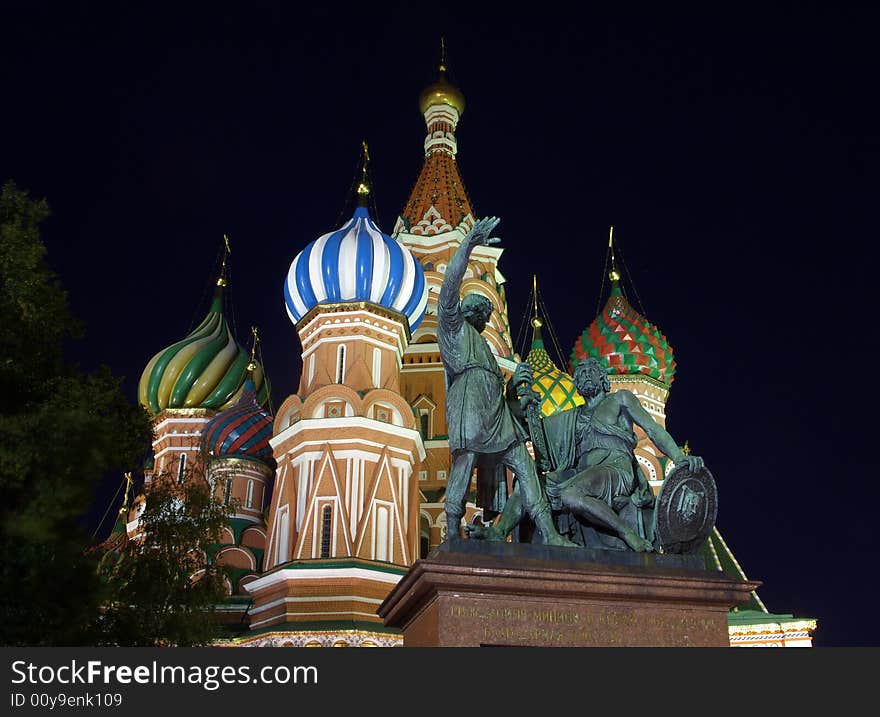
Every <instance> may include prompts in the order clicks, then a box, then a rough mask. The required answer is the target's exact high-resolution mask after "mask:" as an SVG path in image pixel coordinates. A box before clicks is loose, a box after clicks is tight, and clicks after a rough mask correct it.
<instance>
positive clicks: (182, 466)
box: [177, 453, 186, 483]
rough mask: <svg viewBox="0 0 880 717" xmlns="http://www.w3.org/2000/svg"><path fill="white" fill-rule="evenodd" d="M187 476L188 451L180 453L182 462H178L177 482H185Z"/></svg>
mask: <svg viewBox="0 0 880 717" xmlns="http://www.w3.org/2000/svg"><path fill="white" fill-rule="evenodd" d="M184 477H186V453H181V454H180V463H178V464H177V482H178V483H183V479H184Z"/></svg>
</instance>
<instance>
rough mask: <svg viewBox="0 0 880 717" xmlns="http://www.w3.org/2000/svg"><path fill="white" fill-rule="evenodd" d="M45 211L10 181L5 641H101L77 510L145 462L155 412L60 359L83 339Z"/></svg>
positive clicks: (95, 586) (1, 342) (0, 330)
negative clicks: (52, 255)
mask: <svg viewBox="0 0 880 717" xmlns="http://www.w3.org/2000/svg"><path fill="white" fill-rule="evenodd" d="M48 214H49V211H48V207H47V205H46V202H45V201H44V200H39V201H34V200H32V199H30V198H29V197H28V195H27V193H26V192H24V191H22V190H20V189H18V188H17V187H16V186H15V185H14V184H13V183H11V182H9V183H7V184H6V185H5V186H4V187H3V189H2V193H0V317H2V319H0V614H2V615H3V618H4V619H3V620H2V621H0V643H2V644H6V645H76V644H89V643H93V642H94V641H95V634H94V628H95V616H96V615H97V614H98V605H99V604H100V603H101V602H102V599H103V598H102V587H101V581H100V580H99V578H98V576H97V573H96V563H97V556H96V555H94V554H93V553H89V552H88V550H87V548H88V546H89V542H90V539H89V536H88V534H87V531H86V530H85V528H84V527H83V525H82V517H83V516H84V515H85V514H86V512H87V510H88V507H89V504H90V502H91V500H92V498H93V496H94V494H95V492H96V490H97V488H98V485H99V483H100V481H101V480H102V478H103V477H104V476H105V475H107V474H108V473H109V472H111V471H114V470H118V471H120V472H121V471H122V470H124V469H126V468H130V467H131V466H133V465H138V464H139V463H140V462H141V460H142V457H143V455H144V452H145V450H146V449H147V448H148V447H149V439H150V426H149V421H148V417H147V416H146V414H145V413H144V411H143V410H142V409H140V407H137V406H133V405H131V404H130V403H128V402H127V401H126V400H125V398H124V396H123V394H122V391H121V389H120V380H119V379H117V378H115V377H114V376H113V375H112V374H111V373H110V371H109V370H108V369H106V368H101V369H99V370H98V371H96V372H94V373H92V374H84V373H82V372H81V371H80V370H78V369H77V368H76V367H75V366H73V365H72V364H70V363H68V362H66V361H65V357H64V342H65V340H67V339H69V338H73V337H76V336H78V334H79V327H78V325H77V323H76V322H75V321H74V319H73V318H72V317H71V315H70V312H69V309H68V306H67V299H66V295H65V293H64V291H63V290H62V288H61V287H60V285H59V282H58V280H57V277H56V276H55V274H54V273H53V272H52V270H51V269H50V268H49V267H48V265H47V263H46V249H45V246H44V245H43V243H42V241H41V239H40V233H39V227H40V224H41V222H42V221H43V220H44V219H45V218H46V217H47V216H48Z"/></svg>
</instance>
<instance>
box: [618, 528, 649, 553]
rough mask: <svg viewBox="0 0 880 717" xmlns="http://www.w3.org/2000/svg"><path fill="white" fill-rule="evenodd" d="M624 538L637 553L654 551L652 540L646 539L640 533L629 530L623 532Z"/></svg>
mask: <svg viewBox="0 0 880 717" xmlns="http://www.w3.org/2000/svg"><path fill="white" fill-rule="evenodd" d="M623 539H624V540H625V541H626V544H627V545H628V546H629V547H631V548H632V549H633V550H635V551H636V552H637V553H652V552H654V546H653V545H652V544H651V541H649V540H645V539H644V538H643V537H641V536H640V535H639V534H638V533H634V532H633V531H631V530H627V531H626V532H625V533H624V534H623Z"/></svg>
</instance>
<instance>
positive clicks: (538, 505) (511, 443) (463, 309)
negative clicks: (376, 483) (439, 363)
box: [437, 217, 574, 546]
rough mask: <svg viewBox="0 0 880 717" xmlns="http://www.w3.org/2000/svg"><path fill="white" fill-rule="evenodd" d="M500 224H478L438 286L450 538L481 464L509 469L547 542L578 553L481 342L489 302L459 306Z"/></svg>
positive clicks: (474, 300)
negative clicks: (478, 253) (481, 251)
mask: <svg viewBox="0 0 880 717" xmlns="http://www.w3.org/2000/svg"><path fill="white" fill-rule="evenodd" d="M498 222H499V220H498V219H497V218H495V217H487V218H485V219H481V220H479V221H478V222H476V224H475V225H474V227H473V229H471V231H470V232H469V233H468V234H467V236H466V237H465V238H464V239H463V240H462V243H461V246H460V247H459V248H458V250H457V251H456V252H455V254H454V255H453V256H452V258H451V259H450V261H449V264H448V265H447V267H446V273H445V276H444V277H443V284H442V286H441V287H440V295H439V300H438V309H437V318H438V329H437V343H438V345H439V347H440V357H441V359H442V360H443V367H444V369H445V370H446V384H447V385H446V425H447V432H448V434H449V448H450V450H451V451H452V469H451V470H450V472H449V478H448V480H447V486H446V526H447V539H448V540H456V539H459V538H460V537H461V536H460V532H459V531H460V526H461V519H462V517H463V515H464V504H465V496H466V493H467V489H468V485H469V484H470V480H471V474H472V472H473V469H474V467H475V466H476V464H477V462H478V460H479V462H480V463H481V464H482V465H483V466H486V465H494V466H506V467H508V468H510V469H511V470H512V471H513V472H514V474H515V475H516V477H517V482H518V485H519V488H518V490H517V491H516V493H515V494H519V495H521V500H517V503H518V505H524V507H525V510H526V512H527V513H528V514H529V516H530V517H531V518H532V520H533V521H534V522H535V525H536V527H537V529H538V530H539V531H540V533H541V536H542V537H543V539H544V542H545V543H547V544H550V545H566V546H574V543H572V542H571V541H569V540H567V539H565V538H563V537H562V536H560V535H559V533H558V532H557V531H556V528H555V526H554V524H553V517H552V512H551V510H550V505H549V503H548V502H547V497H546V496H545V495H544V493H543V491H542V490H541V486H540V483H539V482H538V474H537V472H536V470H535V464H534V462H533V461H532V459H531V457H530V456H529V454H528V451H527V450H526V443H525V441H526V438H527V436H526V434H525V431H524V430H523V428H522V427H521V426H520V425H519V424H518V423H517V421H516V419H514V417H513V415H512V414H511V412H510V408H509V406H508V404H507V401H506V399H505V396H504V392H505V381H504V377H503V376H502V375H501V370H500V369H499V368H498V363H497V361H496V360H495V356H494V355H493V354H492V351H491V350H490V348H489V344H488V343H486V340H485V339H484V338H483V337H482V336H481V335H480V334H481V333H482V331H483V329H485V328H486V324H487V323H488V321H489V317H490V316H491V315H492V302H491V301H489V299H487V298H486V297H485V296H482V295H480V294H473V293H472V294H468V295H467V296H465V297H464V299H462V300H461V302H460V303H459V292H460V289H461V282H462V279H463V278H464V274H465V270H466V269H467V263H468V259H469V257H470V254H471V251H472V250H473V248H474V247H475V246H477V245H483V246H490V245H492V244H497V243H498V241H499V240H498V239H496V238H490V234H491V232H492V230H493V229H494V228H495V227H496V226H497V225H498Z"/></svg>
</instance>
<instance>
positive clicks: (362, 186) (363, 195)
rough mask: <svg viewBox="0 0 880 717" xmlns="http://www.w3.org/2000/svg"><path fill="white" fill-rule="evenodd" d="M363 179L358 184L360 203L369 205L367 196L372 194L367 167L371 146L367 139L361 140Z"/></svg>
mask: <svg viewBox="0 0 880 717" xmlns="http://www.w3.org/2000/svg"><path fill="white" fill-rule="evenodd" d="M361 147H362V148H363V151H362V153H361V181H360V183H359V184H358V188H357V193H358V204H359V205H360V206H362V207H364V206H366V205H367V196H368V195H369V194H370V182H369V180H368V179H367V167H368V166H369V164H370V148H369V147H368V146H367V141H366V140H361Z"/></svg>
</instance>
